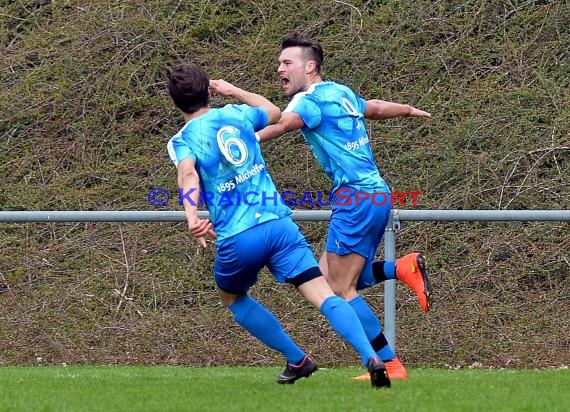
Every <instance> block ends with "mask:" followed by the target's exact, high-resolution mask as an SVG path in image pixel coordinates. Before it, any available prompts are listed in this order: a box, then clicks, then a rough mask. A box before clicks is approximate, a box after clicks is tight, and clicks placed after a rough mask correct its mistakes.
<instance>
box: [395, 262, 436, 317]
mask: <svg viewBox="0 0 570 412" xmlns="http://www.w3.org/2000/svg"><path fill="white" fill-rule="evenodd" d="M396 278H397V279H398V280H401V281H402V282H404V283H405V284H406V285H408V286H409V287H410V289H412V290H413V291H414V293H415V294H416V296H417V298H418V302H419V304H420V306H421V307H422V309H423V310H424V312H425V313H428V312H429V307H430V294H431V285H430V283H429V278H428V271H427V267H426V259H425V257H424V255H422V254H421V253H410V254H408V255H406V256H404V257H401V258H400V259H396Z"/></svg>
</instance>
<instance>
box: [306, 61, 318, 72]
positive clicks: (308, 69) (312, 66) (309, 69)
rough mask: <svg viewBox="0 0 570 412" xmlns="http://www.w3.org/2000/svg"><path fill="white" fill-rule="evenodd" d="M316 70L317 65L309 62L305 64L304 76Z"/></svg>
mask: <svg viewBox="0 0 570 412" xmlns="http://www.w3.org/2000/svg"><path fill="white" fill-rule="evenodd" d="M316 68H317V63H315V61H314V60H309V61H308V62H307V63H306V64H305V74H309V73H311V72H313V71H315V69H316Z"/></svg>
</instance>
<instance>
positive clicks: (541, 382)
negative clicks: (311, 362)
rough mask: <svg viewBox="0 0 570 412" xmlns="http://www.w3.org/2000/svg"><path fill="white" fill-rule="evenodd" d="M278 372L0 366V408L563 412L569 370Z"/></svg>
mask: <svg viewBox="0 0 570 412" xmlns="http://www.w3.org/2000/svg"><path fill="white" fill-rule="evenodd" d="M279 372H280V369H279V368H254V367H243V368H225V367H215V368H187V367H162V366H156V367H146V366H69V367H64V366H36V367H2V368H0V411H2V412H4V411H99V410H100V411H242V410H244V411H245V410H248V411H249V410H253V411H259V410H266V411H281V410H288V411H290V410H307V411H309V410H310V411H344V410H355V411H377V410H385V411H412V410H413V411H569V410H570V390H569V388H570V371H569V370H542V371H534V370H440V369H412V370H410V371H409V372H410V379H409V380H408V381H404V382H402V381H397V382H393V384H392V388H390V389H377V390H375V389H372V388H371V387H370V384H369V382H362V381H352V380H351V379H350V377H352V376H355V375H357V374H360V372H362V371H361V370H359V369H347V368H344V369H341V368H338V369H321V370H319V371H317V372H316V373H315V374H314V375H313V376H312V377H310V378H309V379H302V380H300V381H298V382H297V383H295V384H294V385H286V386H284V385H277V384H276V383H275V382H274V378H275V377H276V375H277V374H278V373H279Z"/></svg>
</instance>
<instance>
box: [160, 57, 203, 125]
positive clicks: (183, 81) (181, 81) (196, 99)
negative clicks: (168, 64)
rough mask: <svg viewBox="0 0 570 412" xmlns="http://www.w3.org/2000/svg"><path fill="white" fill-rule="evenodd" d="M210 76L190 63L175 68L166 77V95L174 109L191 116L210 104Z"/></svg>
mask: <svg viewBox="0 0 570 412" xmlns="http://www.w3.org/2000/svg"><path fill="white" fill-rule="evenodd" d="M209 88H210V76H208V74H207V73H206V72H205V71H204V70H203V69H202V68H201V67H198V66H196V65H195V64H191V63H184V64H180V65H179V66H176V67H175V68H174V69H173V70H172V71H171V72H170V73H169V75H168V93H170V97H171V98H172V100H173V101H174V104H175V105H176V107H178V108H179V109H180V110H182V111H183V112H184V113H189V114H192V113H194V112H196V111H197V110H199V109H201V108H202V107H207V106H208V105H209V103H210V94H209Z"/></svg>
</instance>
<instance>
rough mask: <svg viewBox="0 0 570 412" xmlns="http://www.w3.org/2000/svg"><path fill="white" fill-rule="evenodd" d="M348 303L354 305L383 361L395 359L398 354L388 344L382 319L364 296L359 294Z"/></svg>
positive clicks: (373, 346) (367, 334)
mask: <svg viewBox="0 0 570 412" xmlns="http://www.w3.org/2000/svg"><path fill="white" fill-rule="evenodd" d="M348 303H350V306H352V308H353V309H354V311H355V312H356V314H357V315H358V319H359V320H360V323H362V327H363V328H364V331H365V332H366V336H367V337H368V339H369V340H370V343H371V344H372V348H373V349H374V350H375V351H376V354H377V355H378V356H379V357H380V359H382V360H383V361H386V360H390V359H394V358H395V357H396V354H395V353H394V351H393V350H392V348H391V347H390V345H388V341H387V340H386V337H384V334H383V333H382V326H381V325H380V321H378V318H377V317H376V315H375V314H374V312H372V309H370V306H368V303H366V301H365V300H364V298H363V297H362V296H360V295H358V296H357V297H355V298H354V299H352V300H351V301H350V302H348Z"/></svg>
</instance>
